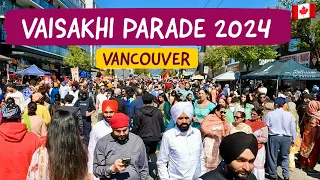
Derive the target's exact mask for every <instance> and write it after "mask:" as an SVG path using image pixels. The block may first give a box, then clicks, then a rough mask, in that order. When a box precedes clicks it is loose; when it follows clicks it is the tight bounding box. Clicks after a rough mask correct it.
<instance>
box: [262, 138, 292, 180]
mask: <svg viewBox="0 0 320 180" xmlns="http://www.w3.org/2000/svg"><path fill="white" fill-rule="evenodd" d="M290 146H291V137H288V136H269V139H268V148H267V152H268V154H267V163H268V166H267V167H268V172H269V175H270V177H271V178H275V179H277V178H278V173H277V167H278V164H277V162H278V161H277V160H278V155H279V153H280V155H279V158H280V162H281V168H282V175H283V177H284V178H289V151H290Z"/></svg>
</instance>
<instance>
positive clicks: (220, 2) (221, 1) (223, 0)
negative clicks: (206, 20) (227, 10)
mask: <svg viewBox="0 0 320 180" xmlns="http://www.w3.org/2000/svg"><path fill="white" fill-rule="evenodd" d="M223 1H224V0H221V2H220V4H219V5H218V6H217V8H218V7H220V5H221V4H222V3H223Z"/></svg>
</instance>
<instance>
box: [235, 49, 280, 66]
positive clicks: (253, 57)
mask: <svg viewBox="0 0 320 180" xmlns="http://www.w3.org/2000/svg"><path fill="white" fill-rule="evenodd" d="M229 53H230V55H231V57H233V58H234V59H236V60H238V61H240V63H243V64H244V65H246V70H247V72H248V71H249V69H250V66H251V65H252V64H253V63H254V62H255V61H258V60H259V59H274V58H276V57H277V55H278V52H277V51H275V50H273V48H272V46H235V47H234V48H233V49H232V50H231V51H230V52H229Z"/></svg>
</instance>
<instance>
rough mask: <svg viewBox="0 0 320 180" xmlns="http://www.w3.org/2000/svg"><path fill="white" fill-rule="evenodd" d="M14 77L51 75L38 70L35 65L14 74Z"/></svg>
mask: <svg viewBox="0 0 320 180" xmlns="http://www.w3.org/2000/svg"><path fill="white" fill-rule="evenodd" d="M14 74H15V75H22V76H44V75H51V73H49V72H46V71H44V70H42V69H40V68H38V67H37V66H36V65H34V64H33V65H32V66H30V67H28V68H27V69H24V70H21V71H17V72H14Z"/></svg>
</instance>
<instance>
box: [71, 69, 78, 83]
mask: <svg viewBox="0 0 320 180" xmlns="http://www.w3.org/2000/svg"><path fill="white" fill-rule="evenodd" d="M70 71H71V77H72V81H77V82H79V68H77V67H76V68H70Z"/></svg>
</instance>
